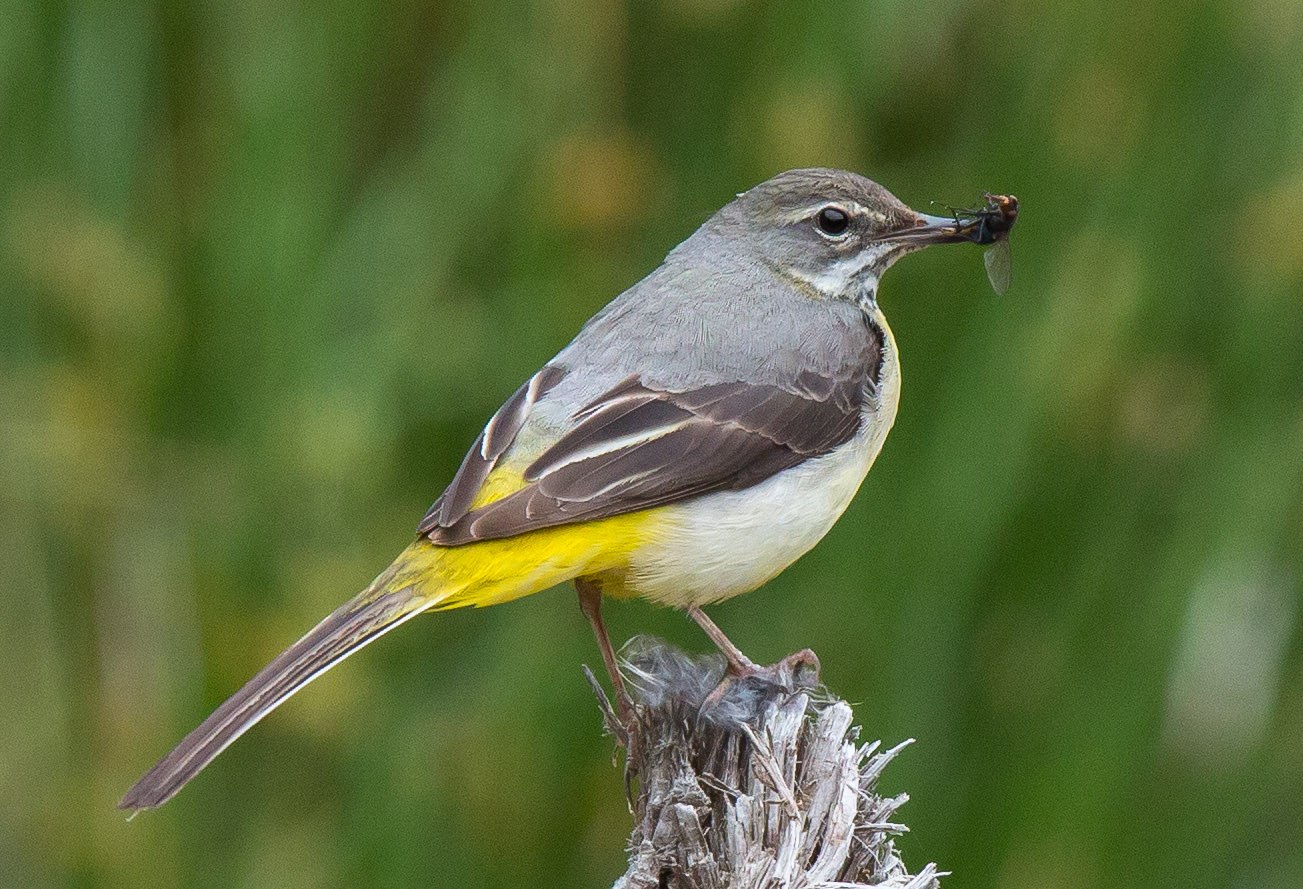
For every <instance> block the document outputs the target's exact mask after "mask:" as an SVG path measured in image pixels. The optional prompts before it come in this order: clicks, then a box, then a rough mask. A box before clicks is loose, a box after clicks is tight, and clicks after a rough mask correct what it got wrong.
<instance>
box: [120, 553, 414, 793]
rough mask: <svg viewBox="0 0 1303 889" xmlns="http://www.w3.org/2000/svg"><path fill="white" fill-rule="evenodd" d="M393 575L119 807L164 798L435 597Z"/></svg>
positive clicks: (274, 666)
mask: <svg viewBox="0 0 1303 889" xmlns="http://www.w3.org/2000/svg"><path fill="white" fill-rule="evenodd" d="M392 577H393V572H392V570H391V571H390V572H386V573H385V574H384V575H381V577H379V578H377V579H376V582H375V583H373V584H372V585H371V587H369V588H368V589H367V590H366V591H365V592H363V593H361V594H360V595H358V596H357V598H355V599H353V600H352V601H351V602H348V603H346V604H344V605H343V606H342V607H340V608H339V609H337V610H336V611H335V612H334V613H333V614H331V615H330V616H329V617H327V618H326V619H325V620H323V621H322V622H321V623H319V624H317V625H316V626H315V627H313V628H312V629H311V630H310V631H308V633H307V635H305V636H304V637H303V638H302V639H300V640H299V641H298V642H295V643H294V644H293V645H291V646H290V647H289V648H287V649H286V650H285V651H284V652H282V653H281V654H280V655H279V656H277V658H276V659H275V660H273V661H272V662H271V663H270V664H268V665H267V666H266V667H263V669H262V670H261V671H259V672H258V674H257V675H256V676H254V677H253V678H252V679H250V680H249V681H248V682H247V683H246V684H245V686H244V687H243V688H241V689H240V690H239V691H237V692H236V693H235V694H233V695H232V696H231V697H230V698H228V699H227V700H226V702H225V703H223V704H222V705H221V706H220V707H218V708H217V709H216V710H215V711H213V713H212V715H211V716H209V717H208V718H207V719H205V720H204V721H203V723H201V724H200V725H199V727H198V728H196V729H195V730H194V731H192V732H191V733H190V734H188V735H186V736H185V738H184V739H182V741H181V743H179V744H177V745H176V747H174V748H173V749H172V752H170V753H168V754H167V756H164V757H163V758H162V759H161V760H159V762H158V764H157V765H155V766H154V767H153V768H152V769H150V770H149V771H148V772H146V773H145V774H144V776H143V777H142V778H141V779H140V780H139V781H137V782H136V783H135V784H133V785H132V787H131V789H130V790H128V791H127V793H126V795H125V796H123V797H122V800H121V801H120V802H119V803H118V808H119V809H131V810H137V809H153V808H156V807H158V806H161V805H162V804H163V803H165V802H167V801H168V800H169V799H171V798H172V797H173V796H175V795H176V793H177V791H179V790H180V789H181V788H182V787H184V786H185V785H186V783H187V782H189V781H190V779H191V778H193V777H194V776H195V775H197V774H199V772H200V771H202V770H203V768H204V766H206V765H208V763H210V762H212V761H213V758H214V757H216V756H217V754H219V753H221V752H222V751H223V750H225V749H226V748H227V746H229V745H230V744H231V743H232V742H233V741H235V739H236V738H238V737H240V735H242V734H244V733H245V732H247V731H248V730H249V729H250V728H252V727H253V726H254V724H255V723H257V722H258V720H260V719H262V718H263V717H264V716H266V715H267V714H268V713H270V712H271V711H272V710H274V709H276V707H278V706H280V705H281V704H282V703H284V702H285V701H286V700H287V699H289V697H290V696H291V695H293V694H294V693H295V692H297V691H298V690H299V689H301V688H303V686H305V685H307V684H308V683H309V682H311V681H312V680H313V679H315V678H317V677H318V676H320V675H321V674H322V673H324V672H325V671H326V670H329V669H330V668H331V667H333V666H334V665H335V664H337V663H339V662H340V661H342V660H343V659H344V658H346V657H348V656H349V655H350V654H352V653H353V652H355V651H357V650H358V649H360V648H362V647H363V646H364V645H366V644H367V643H369V642H372V641H374V640H376V639H378V638H380V637H381V636H382V635H384V634H385V633H387V632H388V631H389V630H392V629H393V628H394V627H396V626H398V625H399V624H401V623H403V622H404V621H405V620H407V619H409V618H411V617H415V616H416V615H417V614H420V613H421V612H422V611H424V610H425V609H426V608H427V607H428V606H429V605H430V604H431V600H430V599H429V598H427V597H424V596H421V595H418V593H417V591H416V589H414V588H413V587H412V586H404V587H402V588H400V589H396V590H391V589H389V588H388V587H390V586H391V583H392V581H391V580H390V579H391V578H392Z"/></svg>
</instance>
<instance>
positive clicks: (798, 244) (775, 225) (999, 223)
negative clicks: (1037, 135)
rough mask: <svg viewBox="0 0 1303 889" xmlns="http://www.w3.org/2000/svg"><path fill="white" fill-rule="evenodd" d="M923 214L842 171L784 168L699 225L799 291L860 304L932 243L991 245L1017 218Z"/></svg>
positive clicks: (986, 214) (979, 213)
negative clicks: (894, 268) (904, 260)
mask: <svg viewBox="0 0 1303 889" xmlns="http://www.w3.org/2000/svg"><path fill="white" fill-rule="evenodd" d="M1016 207H1017V203H1016V201H1014V202H1013V208H1014V209H1013V211H1012V212H1011V213H1010V214H1009V215H1008V216H1007V218H1006V216H1005V215H1002V214H1000V213H999V212H997V211H995V210H985V211H973V212H972V213H971V214H969V215H967V216H966V215H964V214H962V213H961V214H958V215H955V216H929V215H928V214H926V213H919V212H918V211H916V210H912V209H910V208H909V207H907V206H906V205H905V204H903V203H902V202H901V201H900V200H898V199H897V198H896V196H895V195H893V194H892V193H891V192H889V191H887V190H886V189H885V188H883V187H882V186H881V185H879V184H878V183H876V182H873V181H871V180H869V179H865V178H864V177H863V176H859V175H857V174H855V173H848V172H845V171H843V170H827V169H807V170H789V171H787V172H786V173H780V174H779V175H777V176H775V177H773V178H772V179H769V180H766V181H765V182H762V183H760V184H759V185H757V186H755V187H754V188H751V189H750V190H748V191H745V192H743V193H742V194H740V195H738V196H737V199H736V200H734V201H732V202H731V203H729V204H728V205H727V206H725V207H724V208H723V209H722V210H720V211H719V213H717V214H716V215H715V217H714V218H713V219H712V220H711V221H710V222H708V223H707V224H706V228H708V229H713V234H715V235H717V236H722V237H724V238H726V239H727V240H728V242H729V244H730V246H734V247H736V248H739V249H740V250H741V251H742V252H743V254H744V255H746V256H747V257H748V258H749V259H750V260H751V261H759V262H761V263H763V264H764V265H765V266H767V267H768V268H769V269H771V270H772V271H773V272H774V273H775V274H777V275H779V276H781V277H783V278H785V279H786V280H788V281H789V282H791V283H792V284H793V285H795V286H797V287H798V288H800V289H801V290H803V291H806V292H809V293H812V294H814V295H817V296H819V297H822V298H827V299H841V300H847V301H851V302H855V303H859V304H865V303H871V302H873V301H874V299H875V298H876V295H877V290H878V281H879V280H880V279H881V277H882V275H883V273H884V272H886V270H887V269H888V268H890V267H891V265H892V264H893V263H894V262H895V261H896V260H898V259H900V257H902V256H904V255H905V254H907V253H913V252H914V251H916V250H921V249H922V248H924V247H927V246H930V245H932V244H954V243H963V242H966V241H972V242H976V243H991V242H992V241H993V240H994V239H996V238H998V237H1003V236H1004V234H1005V233H1006V232H1007V231H1008V227H1009V226H1011V225H1012V224H1013V216H1014V214H1016Z"/></svg>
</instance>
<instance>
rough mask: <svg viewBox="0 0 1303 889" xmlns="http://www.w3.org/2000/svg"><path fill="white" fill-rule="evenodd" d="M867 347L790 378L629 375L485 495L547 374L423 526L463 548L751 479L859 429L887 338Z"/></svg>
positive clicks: (514, 402)
mask: <svg viewBox="0 0 1303 889" xmlns="http://www.w3.org/2000/svg"><path fill="white" fill-rule="evenodd" d="M866 353H867V354H865V355H863V356H858V357H860V358H861V359H862V360H856V361H853V362H848V363H847V365H846V367H845V370H844V372H842V373H839V374H835V375H826V374H819V373H815V372H811V371H803V372H800V373H798V374H797V375H796V377H795V378H794V379H793V380H792V381H791V383H790V384H789V385H787V386H775V385H757V384H750V383H744V382H724V383H717V384H714V385H707V386H701V387H698V388H695V389H691V390H688V391H668V390H666V389H663V388H658V387H654V386H651V385H648V384H647V383H645V382H644V381H643V380H641V379H640V378H638V377H636V376H634V377H630V378H629V379H626V380H625V381H624V382H622V383H621V384H619V385H617V386H615V387H614V388H612V389H611V390H609V391H608V392H606V393H605V394H604V395H602V396H601V397H599V398H597V399H596V400H594V401H592V402H591V403H589V404H587V405H585V406H584V407H582V408H580V409H579V410H578V411H576V412H575V413H574V414H573V415H572V417H571V420H572V423H571V425H570V426H569V428H568V429H567V431H566V432H565V433H564V434H562V435H561V436H560V437H559V438H558V439H557V440H556V441H555V442H554V443H552V444H551V445H550V446H549V447H547V448H546V450H544V451H543V452H542V453H541V454H540V455H539V456H537V457H536V458H535V459H534V460H533V462H532V463H530V464H529V465H528V466H527V467H526V468H525V469H524V473H523V476H524V477H523V486H522V487H520V488H519V489H518V490H515V491H513V492H512V493H509V494H507V495H506V496H503V497H501V498H500V499H496V500H493V501H492V502H488V503H486V504H484V505H475V504H476V500H477V496H478V494H479V491H480V488H481V486H482V485H483V483H484V481H485V479H486V478H487V477H488V475H489V473H490V472H491V471H492V469H493V466H494V463H495V461H496V460H497V459H498V458H499V457H500V456H501V455H502V454H503V452H504V451H505V450H506V448H507V447H508V446H509V445H510V440H509V439H508V438H507V436H509V435H514V434H515V432H516V431H518V430H519V429H520V428H521V426H522V425H523V423H524V421H525V416H526V414H527V412H528V409H529V406H530V405H532V404H533V402H534V401H536V400H537V399H538V398H541V397H542V393H545V392H546V389H547V387H548V384H549V382H551V383H552V384H555V378H544V379H543V380H542V381H539V377H537V376H536V377H535V378H534V380H531V381H530V382H529V383H527V384H526V385H525V386H523V387H521V389H520V390H519V391H517V393H516V394H515V395H514V396H512V398H511V399H510V400H509V401H508V402H507V403H506V404H505V405H504V406H503V408H502V409H501V410H500V411H499V412H498V413H497V414H496V415H495V416H494V418H493V419H492V420H491V421H490V422H489V424H488V426H487V427H486V428H485V430H484V433H483V434H481V436H480V438H479V439H478V440H477V441H476V445H475V446H474V447H472V449H471V451H470V453H469V454H468V455H467V457H466V459H465V461H464V462H463V463H462V467H461V469H460V470H459V472H458V474H457V477H456V478H454V480H453V482H452V484H451V485H450V486H449V487H448V490H447V491H445V492H444V494H443V496H442V497H440V498H439V500H438V501H437V502H436V503H435V505H434V506H433V507H432V508H431V510H430V512H429V514H427V516H426V517H425V520H424V521H423V522H422V523H421V525H420V528H419V530H420V533H422V534H425V535H427V536H428V537H429V538H430V540H431V541H433V542H434V543H437V544H442V545H447V546H452V545H457V544H464V543H472V542H474V541H477V540H488V539H495V538H501V537H512V536H515V535H517V534H523V533H526V532H528V531H534V530H537V529H539V528H547V527H551V526H554V525H563V524H568V523H571V522H579V521H589V520H592V519H598V518H605V517H607V516H613V515H620V514H622V513H627V512H633V511H636V510H640V509H647V508H649V507H653V506H659V505H663V504H666V503H672V502H674V501H677V500H682V499H685V498H688V497H693V496H697V495H700V494H704V493H707V492H710V491H719V490H736V489H740V488H747V487H750V486H751V485H754V484H757V483H759V482H761V481H763V480H764V479H766V478H769V477H770V476H772V475H774V474H775V473H778V472H781V471H782V470H784V469H787V468H788V467H791V466H794V465H796V464H798V463H801V462H802V461H804V460H807V459H809V458H811V457H817V456H819V455H821V454H826V453H828V452H830V451H831V450H833V449H834V448H836V447H837V446H838V445H840V444H843V443H845V442H847V441H848V440H850V439H851V438H852V437H853V436H854V435H855V432H856V430H857V429H858V428H859V424H860V422H861V417H862V411H863V405H864V400H865V398H867V397H871V395H872V390H873V389H874V388H875V386H876V383H877V373H878V369H879V367H880V364H881V360H880V359H881V354H882V342H881V340H880V339H873V340H872V341H871V342H870V343H869V344H868V346H867V348H866ZM546 371H547V369H546V368H545V369H544V371H543V372H540V373H544V372H546ZM555 373H556V374H561V373H563V372H562V371H560V370H557V371H555Z"/></svg>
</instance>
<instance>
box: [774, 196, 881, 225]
mask: <svg viewBox="0 0 1303 889" xmlns="http://www.w3.org/2000/svg"><path fill="white" fill-rule="evenodd" d="M824 207H841V208H842V209H844V210H846V212H848V213H850V214H851V215H852V216H866V217H868V218H869V219H872V220H875V221H877V222H883V221H885V220H886V218H887V217H886V215H884V214H882V213H879V212H878V211H877V210H870V209H869V208H868V207H866V206H864V205H863V204H861V203H860V202H859V201H839V200H836V199H835V198H829V199H826V200H822V201H819V202H818V203H815V204H808V205H806V206H804V207H799V208H797V209H795V210H792V211H791V212H790V213H787V214H785V215H784V216H783V217H782V220H783V221H784V222H800V221H801V220H802V219H808V218H810V217H811V216H813V215H814V214H816V213H818V212H819V211H820V210H822V209H823V208H824Z"/></svg>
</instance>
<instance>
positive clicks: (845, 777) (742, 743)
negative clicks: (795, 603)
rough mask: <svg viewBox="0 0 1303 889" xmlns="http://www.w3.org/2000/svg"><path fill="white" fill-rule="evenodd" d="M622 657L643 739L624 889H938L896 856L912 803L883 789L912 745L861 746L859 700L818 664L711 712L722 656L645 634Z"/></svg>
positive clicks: (633, 777) (635, 770)
mask: <svg viewBox="0 0 1303 889" xmlns="http://www.w3.org/2000/svg"><path fill="white" fill-rule="evenodd" d="M621 661H622V666H623V672H624V674H625V677H626V681H627V682H628V683H629V685H630V686H631V689H630V691H631V694H632V696H633V699H634V707H635V710H636V719H637V738H636V743H635V744H634V745H633V753H632V756H631V757H628V758H627V759H626V787H628V788H629V790H630V807H631V809H632V812H633V816H634V827H633V832H632V834H631V836H630V838H629V869H628V871H627V872H626V873H625V874H624V876H623V877H621V878H620V879H619V880H617V881H616V882H615V889H724V887H728V889H761V887H763V889H853V887H883V889H887V887H890V889H935V887H936V886H937V881H938V877H940V876H942V874H940V873H939V872H938V871H937V869H936V867H935V866H934V865H932V864H929V865H927V866H926V867H924V868H923V869H922V870H920V871H919V872H918V873H917V874H913V875H911V874H910V873H909V871H908V870H907V869H906V868H905V865H904V863H903V862H902V861H901V860H900V857H899V855H898V854H897V852H896V848H895V844H894V837H896V836H898V835H900V834H901V833H904V832H905V830H906V828H905V826H904V825H903V824H901V823H899V822H898V821H896V820H894V819H893V816H894V815H895V813H896V810H897V809H898V808H900V806H901V805H902V804H904V803H905V801H906V800H907V799H908V797H907V796H906V795H905V794H903V793H902V794H898V795H896V796H889V797H888V796H882V795H880V794H879V793H878V792H877V790H876V785H877V781H878V776H879V775H880V774H881V772H882V770H883V768H884V767H885V766H886V765H887V763H889V762H890V761H891V760H892V758H893V757H895V756H896V754H897V753H899V752H900V750H901V749H902V748H904V747H905V746H906V745H907V744H908V743H909V742H908V741H906V742H904V743H901V744H897V745H896V746H895V747H892V748H890V749H887V750H883V749H881V745H880V743H879V742H877V741H874V742H872V743H861V742H860V740H859V735H860V730H859V728H858V727H857V726H853V725H852V719H853V717H852V712H851V707H850V705H849V704H847V703H846V702H845V701H842V700H839V699H837V698H835V697H833V696H831V695H829V694H828V693H827V691H826V690H824V689H822V688H820V687H818V686H817V684H816V683H817V679H816V677H815V676H813V675H811V674H812V673H813V671H811V670H803V669H800V668H797V669H796V670H795V675H794V671H793V670H792V669H788V668H781V669H779V670H778V671H777V672H776V673H775V675H774V676H773V677H772V678H760V677H752V678H748V679H745V680H740V681H737V682H735V683H733V684H732V685H731V686H729V687H728V688H727V689H726V690H725V691H724V693H723V694H722V695H718V696H717V697H718V700H717V701H714V702H712V703H710V704H708V705H707V707H706V708H705V709H704V710H703V708H702V705H703V702H705V701H706V700H707V696H708V695H710V694H711V692H712V691H713V690H714V689H715V688H716V686H717V685H718V683H719V681H720V679H721V678H722V677H723V675H724V663H723V659H722V658H721V657H719V656H717V655H708V656H704V657H697V658H694V657H690V656H688V655H686V654H684V653H683V652H681V651H679V650H678V649H675V648H673V647H671V646H670V645H668V644H667V643H665V642H663V641H661V640H658V639H652V638H648V637H638V638H636V639H634V640H631V641H630V643H629V644H628V645H626V646H625V648H624V650H623V651H622V652H621ZM589 679H590V681H593V678H592V674H591V673H590V674H589ZM593 686H594V689H595V690H596V692H597V694H598V699H599V703H600V704H601V706H602V709H603V715H604V718H605V720H606V722H607V726H608V728H609V729H610V730H611V731H612V733H614V734H616V735H617V736H618V735H619V734H620V729H619V727H618V724H617V722H616V719H615V714H614V712H613V710H612V708H611V706H610V703H609V702H608V700H607V697H606V695H605V694H604V693H603V692H602V690H601V686H600V685H599V684H598V683H597V682H596V681H593Z"/></svg>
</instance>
